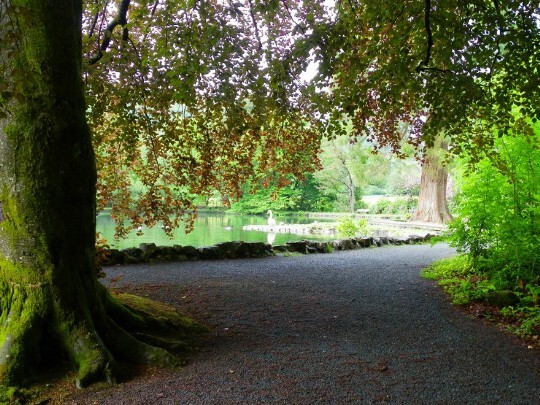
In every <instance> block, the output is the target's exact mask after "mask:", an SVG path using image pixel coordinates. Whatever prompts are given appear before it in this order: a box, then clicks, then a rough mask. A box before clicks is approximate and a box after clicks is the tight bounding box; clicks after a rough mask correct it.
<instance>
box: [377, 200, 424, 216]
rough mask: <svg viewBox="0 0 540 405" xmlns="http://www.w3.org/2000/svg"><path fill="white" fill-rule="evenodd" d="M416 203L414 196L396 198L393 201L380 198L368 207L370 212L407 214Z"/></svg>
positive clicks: (414, 207) (411, 211)
mask: <svg viewBox="0 0 540 405" xmlns="http://www.w3.org/2000/svg"><path fill="white" fill-rule="evenodd" d="M417 205H418V200H417V199H416V198H398V199H396V200H395V201H391V200H388V199H380V200H379V201H377V202H376V203H375V204H373V205H372V206H371V207H370V213H372V214H392V215H407V214H412V213H413V212H414V210H415V209H416V206H417Z"/></svg>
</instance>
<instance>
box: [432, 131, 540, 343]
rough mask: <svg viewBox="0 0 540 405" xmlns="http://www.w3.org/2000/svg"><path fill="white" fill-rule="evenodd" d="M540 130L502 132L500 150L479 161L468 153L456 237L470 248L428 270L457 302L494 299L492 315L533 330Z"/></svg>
mask: <svg viewBox="0 0 540 405" xmlns="http://www.w3.org/2000/svg"><path fill="white" fill-rule="evenodd" d="M535 129H536V131H535V134H534V136H530V135H524V134H520V133H514V134H512V135H509V136H503V137H500V138H498V139H497V140H496V141H495V143H494V146H495V148H496V149H497V152H498V153H497V154H496V155H491V156H490V158H487V157H486V158H484V159H482V160H480V161H479V162H477V163H476V164H475V165H471V164H470V159H466V158H462V159H461V161H460V170H459V171H458V173H457V184H458V186H459V193H458V194H457V195H456V198H455V200H456V201H455V210H456V213H457V217H456V219H455V220H454V221H453V222H452V223H451V224H450V233H449V236H450V241H451V243H452V244H453V245H454V246H456V247H457V249H458V251H459V252H461V253H463V254H464V255H462V256H459V257H456V258H452V259H447V260H444V261H441V262H439V263H436V264H435V265H434V266H433V267H432V268H430V269H428V270H427V271H426V272H425V275H426V276H428V277H430V278H434V279H437V280H439V283H440V284H441V285H442V286H443V288H444V289H445V290H446V291H447V292H448V293H449V294H450V295H451V296H452V300H453V302H454V303H456V304H468V303H470V302H474V301H480V302H484V301H487V302H488V303H490V304H492V305H493V306H495V307H501V308H502V309H501V310H500V311H498V310H496V312H495V313H493V314H491V315H490V316H492V317H499V318H500V319H501V320H503V321H505V322H510V323H511V324H513V326H512V327H511V328H512V329H513V330H514V331H515V332H517V333H518V334H520V335H525V336H528V335H538V334H539V333H540V308H539V304H540V182H539V181H538V178H539V176H540V128H539V126H538V125H536V128H535ZM499 295H500V296H501V297H506V298H505V299H504V300H502V301H501V300H500V298H497V297H498V296H499ZM508 297H510V301H508Z"/></svg>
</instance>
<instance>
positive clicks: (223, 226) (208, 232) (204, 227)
mask: <svg viewBox="0 0 540 405" xmlns="http://www.w3.org/2000/svg"><path fill="white" fill-rule="evenodd" d="M267 221H268V220H267V217H265V216H257V215H240V214H227V213H199V216H198V218H197V219H196V220H195V229H194V230H193V231H192V232H190V233H188V234H186V233H185V232H184V228H183V227H180V228H179V229H176V230H175V231H174V233H173V238H172V239H171V238H169V237H168V236H167V235H166V234H165V232H163V230H162V229H161V227H159V226H157V227H154V228H145V229H143V234H142V235H137V234H136V231H132V232H131V233H130V234H129V235H128V237H127V238H126V239H120V240H114V221H113V219H112V218H111V216H110V215H109V214H107V213H102V214H100V215H98V217H97V231H98V232H99V233H100V234H101V236H102V237H104V238H105V239H107V242H108V243H109V245H110V246H111V247H113V248H116V249H125V248H128V247H138V246H139V244H141V243H155V244H156V245H158V246H172V245H182V246H188V245H191V246H195V247H200V246H211V245H215V244H217V243H220V242H230V241H243V242H265V243H272V244H274V245H282V244H284V243H285V242H288V241H293V240H300V239H306V235H294V234H268V233H266V232H258V231H244V230H243V229H242V227H243V226H244V225H263V224H266V223H267ZM276 221H277V222H278V223H280V222H285V223H288V224H307V223H312V222H315V220H314V219H313V218H307V217H304V216H299V215H277V216H276ZM317 221H318V222H324V221H325V220H324V219H317ZM329 221H331V220H329ZM334 221H335V220H334ZM272 237H275V239H274V240H273V241H272V240H271V239H269V238H272ZM308 238H309V239H326V240H328V239H333V238H332V237H330V236H328V235H309V236H308Z"/></svg>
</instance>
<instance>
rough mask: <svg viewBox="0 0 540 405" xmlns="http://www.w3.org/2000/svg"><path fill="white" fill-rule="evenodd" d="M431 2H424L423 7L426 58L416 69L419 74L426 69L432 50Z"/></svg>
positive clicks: (426, 0) (427, 0) (428, 0)
mask: <svg viewBox="0 0 540 405" xmlns="http://www.w3.org/2000/svg"><path fill="white" fill-rule="evenodd" d="M430 15H431V0H425V7H424V26H425V29H426V37H427V47H426V58H425V59H424V60H423V61H421V62H420V64H419V65H418V66H417V67H416V71H417V72H419V71H421V70H423V68H427V67H428V65H429V61H430V60H431V48H433V33H432V32H431V20H430Z"/></svg>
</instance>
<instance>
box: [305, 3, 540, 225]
mask: <svg viewBox="0 0 540 405" xmlns="http://www.w3.org/2000/svg"><path fill="white" fill-rule="evenodd" d="M538 13H539V5H538V2H526V1H512V2H499V1H473V2H465V1H459V0H454V1H449V2H444V4H443V3H441V2H435V1H430V0H425V1H414V2H408V3H403V4H398V5H396V4H395V2H391V1H382V2H357V1H338V2H337V3H336V10H335V13H333V14H329V15H328V17H327V19H326V20H325V21H322V22H320V24H318V25H315V26H314V28H313V35H312V38H311V43H312V44H314V45H313V49H314V52H315V54H316V59H317V61H318V62H319V76H318V77H317V80H318V82H319V83H320V84H319V86H321V87H323V86H327V87H328V88H331V91H327V92H324V91H322V92H319V93H318V96H319V97H320V98H321V102H320V103H319V105H320V106H321V107H326V109H325V110H324V113H323V116H325V117H328V128H329V130H330V131H332V132H338V131H339V130H340V125H339V123H340V122H341V121H342V120H343V119H344V117H348V118H350V120H351V121H352V127H353V137H354V136H361V135H362V134H366V135H367V136H368V137H369V138H371V139H373V140H376V141H377V144H376V145H378V146H376V147H379V146H384V145H389V146H391V147H392V148H393V149H394V150H395V151H396V152H399V150H400V147H401V145H402V138H403V133H402V131H400V126H402V125H403V124H406V125H407V126H408V127H409V128H410V130H409V131H408V133H407V134H406V140H407V141H408V142H409V143H410V144H412V145H413V146H414V147H415V148H416V149H417V150H418V151H422V150H424V149H425V148H426V147H432V146H433V145H434V143H435V140H436V137H437V135H438V134H439V133H442V132H444V133H445V134H446V135H447V137H448V141H449V147H450V152H451V153H455V154H459V153H462V152H464V151H468V152H470V154H471V155H472V156H475V158H477V159H480V158H481V157H482V156H484V155H485V154H490V153H496V152H495V151H494V150H493V143H494V140H495V139H496V137H497V136H499V135H500V134H504V133H507V132H508V129H509V128H510V126H511V124H512V122H513V121H514V116H513V109H514V108H515V107H516V106H517V107H518V108H519V109H520V110H521V112H522V114H523V115H524V116H528V117H534V118H535V119H536V118H538V116H539V113H540V111H539V105H540V104H539V96H540V90H539V89H540V86H539V84H540V82H539V76H538V74H537V71H538V64H539V52H538V45H539V44H538V42H539V38H540V35H539V27H538V18H537V16H538ZM325 114H326V115H325ZM430 172H436V171H432V170H426V173H425V174H426V175H429V174H430ZM435 183H436V182H435ZM441 184H442V183H441ZM438 194H439V193H435V194H433V197H435V196H436V195H438ZM433 206H434V207H437V206H440V205H439V204H433ZM443 211H444V210H443ZM444 216H446V215H443V217H444Z"/></svg>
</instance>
